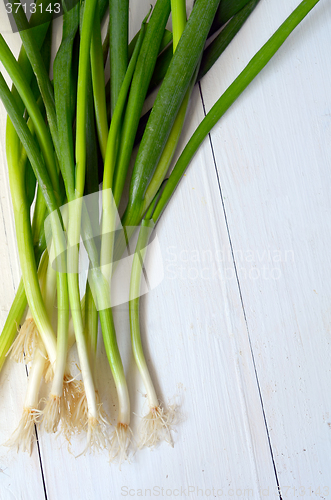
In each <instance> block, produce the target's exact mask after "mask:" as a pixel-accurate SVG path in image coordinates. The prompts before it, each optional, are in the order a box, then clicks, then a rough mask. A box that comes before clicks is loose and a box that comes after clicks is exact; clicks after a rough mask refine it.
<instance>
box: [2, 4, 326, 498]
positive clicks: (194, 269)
mask: <svg viewBox="0 0 331 500" xmlns="http://www.w3.org/2000/svg"><path fill="white" fill-rule="evenodd" d="M148 4H149V1H145V0H144V1H142V0H140V1H139V2H137V1H136V0H135V1H133V2H131V10H130V23H131V30H130V33H131V36H132V35H133V34H134V33H135V31H136V29H137V27H138V26H139V24H140V21H141V20H142V18H143V17H144V13H145V10H146V9H147V6H148ZM297 4H298V0H278V1H275V0H261V2H260V4H259V5H258V7H257V8H256V10H255V12H254V13H253V15H252V16H251V18H250V19H249V21H248V22H247V23H246V25H245V26H244V27H243V29H242V30H241V32H240V33H239V34H238V35H237V37H236V39H235V40H234V41H233V42H232V44H231V45H230V47H229V48H228V49H227V51H226V52H225V54H224V55H223V56H222V58H221V59H220V60H219V61H218V62H217V64H216V65H215V67H214V68H213V69H212V70H211V72H210V73H209V74H208V75H207V76H206V77H205V78H204V79H203V81H202V83H201V88H200V89H199V88H197V89H196V90H195V91H194V95H193V99H192V104H191V108H190V112H189V116H188V120H187V125H186V128H185V132H184V136H183V139H182V141H181V148H182V147H183V145H184V144H185V142H186V141H187V139H188V138H189V137H190V134H191V133H192V132H193V130H194V128H195V127H196V126H197V124H198V123H199V122H200V121H201V119H202V118H203V116H204V107H205V110H206V111H208V110H209V109H210V107H211V106H212V104H213V103H214V102H215V101H216V99H217V98H218V97H219V96H220V95H221V93H222V92H223V90H225V88H226V87H227V86H228V85H229V84H230V83H231V81H232V80H233V79H234V77H235V76H236V75H237V74H238V73H239V72H240V70H241V69H242V68H243V67H244V66H245V65H246V63H247V62H248V61H249V59H250V58H251V57H252V56H253V55H254V53H255V52H256V51H257V50H258V49H259V48H260V46H261V45H262V44H263V43H264V42H265V41H266V40H267V38H268V37H269V36H270V35H271V34H272V33H273V32H274V30H275V29H276V28H277V27H278V26H279V24H280V23H281V22H282V21H283V20H284V19H285V18H286V16H287V15H288V14H289V13H290V12H291V10H293V9H294V8H295V7H296V5H297ZM330 26H331V4H330V2H329V1H327V0H321V1H320V3H319V4H318V5H317V7H316V8H315V9H314V11H313V12H311V14H310V15H309V16H308V18H307V19H306V20H305V21H304V22H303V23H302V25H301V26H300V27H299V28H297V30H296V32H295V33H293V34H292V35H291V37H290V39H289V40H287V42H286V44H285V45H284V46H283V48H282V49H281V50H280V51H279V53H278V54H277V55H276V57H275V58H274V59H273V60H272V61H271V62H270V63H269V65H268V66H267V67H266V68H265V69H264V70H263V72H262V73H261V74H260V75H259V76H258V78H257V79H256V80H255V81H254V82H253V83H252V84H251V86H250V87H249V89H247V90H246V91H245V93H244V94H243V95H242V96H241V97H240V98H239V99H238V101H237V102H236V103H235V104H234V106H233V107H232V108H231V109H230V110H229V111H228V113H227V114H226V115H225V116H224V118H223V119H222V120H221V122H220V123H219V124H218V125H217V126H216V127H215V129H214V130H213V132H212V134H211V137H210V139H208V140H206V141H205V143H204V145H203V147H202V148H201V149H200V151H199V153H198V154H197V155H196V157H195V159H194V161H193V162H192V164H191V166H190V168H189V170H188V171H187V174H186V175H185V177H184V178H183V180H182V182H181V185H180V187H179V189H178V190H177V191H176V193H175V196H174V198H173V200H172V201H171V203H170V204H169V206H168V208H167V210H166V212H165V214H164V216H163V217H162V219H161V221H160V223H159V224H158V227H157V237H158V238H159V241H160V243H161V247H162V251H163V258H164V269H165V279H164V280H163V282H162V283H161V284H160V285H159V286H158V287H157V288H156V289H155V290H153V291H152V292H150V293H149V294H148V295H146V296H144V298H143V299H142V301H141V308H142V327H143V341H144V345H145V347H146V351H147V354H148V360H149V363H150V366H151V369H152V373H153V375H154V376H155V380H156V386H157V389H158V392H159V396H160V398H161V399H162V400H164V401H168V399H171V398H173V397H175V398H176V401H177V402H178V403H179V404H180V405H181V412H182V421H181V423H180V424H179V425H178V433H176V434H175V435H174V440H175V447H174V449H172V448H170V447H168V446H167V445H164V444H163V445H161V446H160V447H158V448H157V449H156V450H154V451H153V452H151V451H149V450H143V451H139V452H137V453H136V455H135V456H134V457H133V460H132V463H131V464H124V465H123V466H122V469H121V471H119V470H118V468H117V467H116V466H113V465H109V463H108V459H107V455H106V454H104V455H94V456H93V455H92V456H85V457H80V458H78V459H76V458H75V457H74V456H73V455H71V454H69V453H68V450H67V447H66V443H64V442H63V441H61V438H58V439H57V438H55V437H54V436H49V435H45V434H40V435H39V447H40V455H39V453H38V449H37V446H35V447H34V451H33V454H32V457H31V458H30V457H28V456H27V455H26V454H19V455H15V454H13V453H11V452H8V450H7V448H5V447H3V446H1V447H0V500H12V499H24V500H30V499H38V500H39V499H43V498H45V497H46V496H47V498H48V499H50V500H60V499H61V500H63V499H65V500H67V499H75V500H76V499H80V500H81V499H82V500H83V499H84V500H85V499H86V500H90V499H97V498H114V499H119V498H122V497H125V496H128V497H129V496H131V497H132V496H133V497H134V496H138V495H139V493H140V492H139V490H140V489H142V490H144V489H145V488H146V489H148V488H150V489H152V492H153V494H154V496H155V497H156V496H162V495H163V496H168V497H170V498H175V497H176V496H182V497H183V496H184V494H185V493H186V496H187V497H189V498H200V497H203V496H205V497H206V496H208V494H209V493H212V489H213V488H214V497H215V496H216V498H228V497H235V498H240V497H249V498H254V499H260V498H277V487H278V486H279V487H280V490H281V495H282V498H283V499H284V498H300V497H301V498H328V497H329V494H330V493H331V458H330V455H331V453H330V452H331V446H330V441H331V409H330V396H329V387H330V385H331V374H330V365H331V355H330V352H331V351H330V324H331V306H330V304H331V285H330V283H331V279H330V278H331V271H330V270H331V266H330V257H329V245H330V241H331V222H330V221H329V219H330V212H331V205H330V195H329V193H330V188H331V176H330V173H329V172H330V167H331V161H330V158H331V140H330V136H331V135H330V134H331V118H330V117H331V98H330V75H331V62H330V57H329V52H330V44H331V35H330V29H329V28H330ZM9 38H11V37H9ZM10 41H11V44H12V45H13V44H14V43H16V42H14V41H13V40H12V39H11V40H10ZM201 96H202V99H203V103H202V99H201ZM203 105H204V107H203ZM0 109H1V110H0V127H1V146H0V162H1V167H0V176H1V177H0V186H1V188H0V189H1V197H0V203H1V212H2V217H1V219H0V231H1V232H0V235H1V239H0V252H1V253H0V255H1V279H0V301H1V324H3V323H4V321H5V318H6V314H7V312H8V310H9V307H10V304H11V300H12V299H13V297H14V291H15V289H16V287H17V285H18V281H19V274H20V273H19V263H18V257H17V251H16V246H15V237H14V224H13V216H12V209H11V205H10V195H9V189H8V179H7V173H6V163H5V149H4V130H5V113H4V110H3V108H2V107H1V108H0ZM330 220H331V219H330ZM149 258H150V259H152V258H153V256H149ZM115 316H116V317H115V319H116V324H117V327H118V336H119V341H120V348H121V352H122V354H123V360H124V364H125V368H126V372H127V375H128V382H129V388H130V395H131V400H132V407H133V412H134V415H133V430H135V429H136V427H137V423H138V422H139V416H141V415H142V414H143V413H144V396H143V387H142V386H141V383H140V381H139V378H138V375H137V370H136V368H135V365H134V363H133V359H132V355H131V351H130V342H129V328H128V311H127V308H126V307H125V306H119V307H117V308H116V311H115ZM136 379H138V381H137V380H136ZM101 380H102V383H101ZM98 382H99V384H98V385H99V389H100V392H101V395H102V399H103V401H104V403H105V407H106V410H107V411H108V412H109V414H110V416H111V419H112V420H113V421H114V422H115V421H116V408H114V406H113V404H114V400H115V403H116V399H115V398H116V396H115V392H114V386H113V382H112V380H111V374H110V369H109V367H108V365H107V360H106V357H105V354H104V351H103V348H102V347H100V366H99V370H98ZM0 385H1V405H0V422H1V426H0V442H1V443H3V442H4V441H5V440H6V439H7V438H8V437H9V435H10V433H11V432H12V431H13V430H14V428H15V427H16V425H17V423H18V420H19V418H20V410H21V407H22V404H23V399H24V392H25V388H26V373H25V369H24V367H23V366H19V365H16V364H15V363H13V362H11V361H9V362H7V363H6V365H5V367H4V369H3V370H2V373H1V374H0ZM44 391H45V389H44ZM145 409H146V408H145ZM73 448H74V452H75V453H78V452H79V450H81V449H82V443H80V442H77V443H74V446H73ZM40 464H42V471H43V476H42V473H41V465H40ZM43 478H44V484H45V489H44V485H43ZM189 487H191V489H190V491H189ZM153 488H154V491H153ZM162 488H163V490H162ZM198 488H199V490H198ZM300 488H301V489H300ZM329 488H330V490H329ZM143 493H144V492H143ZM145 496H146V497H147V498H148V497H149V492H148V491H147V492H146V495H145ZM211 496H212V495H211ZM152 497H153V495H152ZM184 497H185V496H184Z"/></svg>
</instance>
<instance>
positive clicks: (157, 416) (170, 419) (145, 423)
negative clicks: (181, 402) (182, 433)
mask: <svg viewBox="0 0 331 500" xmlns="http://www.w3.org/2000/svg"><path fill="white" fill-rule="evenodd" d="M177 422H178V415H177V405H171V406H169V407H168V408H167V409H164V408H162V407H161V406H160V405H159V406H158V407H155V408H150V410H149V413H148V414H147V415H145V416H144V417H143V418H142V419H141V422H140V425H139V444H138V448H143V447H145V446H147V447H148V448H154V447H155V446H156V445H157V444H158V443H160V442H161V441H165V442H166V443H168V444H169V445H170V446H172V447H173V446H174V441H173V438H172V435H171V432H172V431H173V427H174V425H175V424H176V423H177Z"/></svg>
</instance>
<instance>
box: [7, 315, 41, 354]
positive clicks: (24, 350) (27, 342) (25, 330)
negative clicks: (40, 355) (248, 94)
mask: <svg viewBox="0 0 331 500" xmlns="http://www.w3.org/2000/svg"><path fill="white" fill-rule="evenodd" d="M38 336H39V334H38V330H37V327H36V324H35V322H34V319H33V318H32V317H29V318H26V320H25V321H24V323H23V325H22V326H21V328H20V330H19V332H18V334H17V337H16V339H15V340H14V342H13V344H12V346H11V348H10V349H9V351H8V352H7V356H8V355H9V354H10V357H11V358H12V359H14V360H15V361H16V362H17V363H29V362H30V361H32V358H33V353H34V349H35V346H36V345H37V341H38Z"/></svg>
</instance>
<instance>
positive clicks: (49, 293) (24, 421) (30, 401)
mask: <svg viewBox="0 0 331 500" xmlns="http://www.w3.org/2000/svg"><path fill="white" fill-rule="evenodd" d="M40 286H41V290H42V296H43V299H44V302H45V304H47V306H46V308H47V314H48V317H49V318H51V317H52V313H53V308H54V302H55V293H56V272H55V271H54V269H53V268H52V265H51V263H50V262H49V259H48V255H47V251H46V252H45V257H44V259H43V261H42V263H41V266H40ZM35 341H36V345H35V346H34V347H35V348H34V353H33V359H32V365H31V369H30V370H29V375H28V387H27V392H26V396H25V399H24V406H23V413H22V417H21V419H20V422H19V424H18V426H17V428H16V429H15V431H14V432H13V434H12V436H11V437H10V439H9V440H8V441H7V443H5V444H6V446H9V447H13V448H17V450H19V449H21V450H22V451H27V452H28V453H29V454H30V455H31V452H32V445H33V441H34V430H35V425H36V424H37V423H39V422H40V421H41V419H42V416H43V411H41V410H40V409H39V402H40V401H39V399H40V398H39V388H40V384H41V380H42V377H43V375H44V374H45V370H46V367H47V352H46V350H45V347H44V344H43V342H42V340H41V337H40V336H39V334H38V332H37V331H35Z"/></svg>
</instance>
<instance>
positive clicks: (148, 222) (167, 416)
mask: <svg viewBox="0 0 331 500" xmlns="http://www.w3.org/2000/svg"><path fill="white" fill-rule="evenodd" d="M318 1H319V0H304V1H303V2H301V3H300V5H299V6H298V7H297V8H296V9H295V11H294V12H293V13H292V14H291V15H290V16H289V17H288V18H287V19H286V20H285V21H284V23H283V24H282V25H281V26H280V28H279V29H278V30H277V31H276V32H275V34H274V35H273V36H272V37H271V38H270V39H269V40H268V41H267V42H266V44H265V45H264V46H263V47H262V48H261V49H260V50H259V51H258V53H257V54H256V55H255V56H254V57H253V59H252V60H251V61H250V62H249V63H248V65H247V66H246V68H245V69H244V70H243V71H242V72H241V73H240V75H239V76H238V77H237V78H236V79H235V80H234V82H233V83H232V84H231V85H230V87H229V88H228V89H227V90H226V91H225V92H224V94H223V95H222V96H221V97H220V98H219V100H218V101H217V102H216V103H215V105H214V106H213V107H212V109H211V110H210V111H209V113H208V114H207V115H206V117H205V118H204V119H203V121H202V122H201V124H200V125H199V127H198V128H197V130H196V131H195V133H194V134H193V136H192V137H191V139H190V140H189V142H188V143H187V145H186V147H185V149H184V150H183V152H182V154H181V156H180V157H179V159H178V161H177V163H176V165H175V167H174V169H173V171H172V173H171V174H170V177H169V179H167V181H166V182H165V187H164V189H163V191H162V193H161V194H160V196H159V197H158V195H156V197H155V203H154V202H153V203H152V204H151V205H150V208H149V209H148V211H147V213H146V215H145V218H144V220H143V221H142V224H141V228H140V231H139V236H138V241H137V246H136V250H135V255H134V260H133V265H132V271H131V281H130V302H129V311H130V329H131V339H132V347H133V353H134V357H135V360H136V363H137V366H138V369H139V371H140V374H141V376H142V379H143V382H144V385H145V388H146V392H147V397H148V401H149V406H150V408H151V411H150V413H149V414H148V415H147V416H146V417H144V419H143V421H142V428H141V432H142V439H143V441H142V444H147V445H149V446H153V445H155V444H156V443H157V442H158V441H159V440H160V439H162V438H163V439H165V440H167V441H168V442H170V443H171V444H172V438H171V434H170V431H171V427H172V425H173V423H174V408H172V407H171V408H170V412H168V413H165V411H164V410H163V409H162V408H161V409H160V407H159V403H158V399H157V395H156V392H155V389H154V385H153V382H152V379H151V376H150V373H149V370H148V366H147V362H146V358H145V355H144V351H143V347H142V341H141V334H140V323H139V295H140V284H141V276H142V270H143V263H144V259H145V256H146V251H147V247H148V242H149V239H150V236H151V233H152V231H153V229H154V227H155V225H156V224H157V222H158V220H159V219H160V217H161V215H162V213H163V210H164V209H165V207H166V205H167V203H168V202H169V200H170V198H171V196H172V195H173V193H174V191H175V190H176V187H177V186H178V183H179V181H180V179H181V178H182V176H183V174H184V172H185V170H186V168H187V167H188V165H189V163H190V161H191V160H192V158H193V156H194V155H195V153H196V151H197V149H198V148H199V146H200V145H201V144H202V142H203V141H204V139H205V138H206V137H207V135H208V134H209V132H210V131H211V129H212V128H213V127H214V125H215V124H216V123H217V122H218V121H219V120H220V119H221V117H222V116H223V115H224V113H225V112H226V111H227V110H228V109H229V107H230V106H231V104H233V102H234V101H235V100H236V99H237V98H238V97H239V95H240V94H241V93H242V92H243V91H244V90H245V89H246V87H247V86H248V85H249V83H251V81H252V80H253V79H254V78H255V76H256V75H257V74H258V73H259V72H260V71H261V70H262V69H263V68H264V66H265V65H266V64H267V63H268V62H269V60H270V59H271V58H272V57H273V55H274V54H275V53H276V52H277V50H278V49H279V48H280V47H281V45H282V44H283V43H284V42H285V40H286V38H287V37H288V36H289V35H290V33H291V32H292V31H293V30H294V29H295V28H296V26H297V25H298V24H299V23H300V22H301V21H302V20H303V19H304V17H305V16H306V15H307V14H308V13H309V12H310V10H311V9H312V8H313V7H314V6H315V5H316V4H317V3H318ZM157 198H158V199H157Z"/></svg>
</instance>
